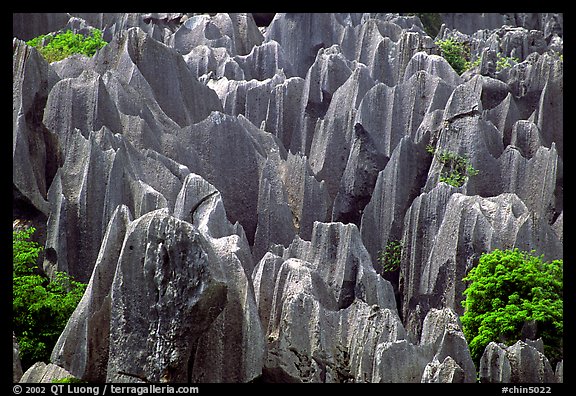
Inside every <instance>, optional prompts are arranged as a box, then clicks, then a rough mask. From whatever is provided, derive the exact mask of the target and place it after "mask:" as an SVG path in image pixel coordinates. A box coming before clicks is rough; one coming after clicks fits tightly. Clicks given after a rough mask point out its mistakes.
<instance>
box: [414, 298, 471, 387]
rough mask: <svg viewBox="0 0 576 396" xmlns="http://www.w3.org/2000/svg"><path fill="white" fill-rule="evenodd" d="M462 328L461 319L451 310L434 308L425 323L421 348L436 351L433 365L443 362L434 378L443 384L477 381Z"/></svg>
mask: <svg viewBox="0 0 576 396" xmlns="http://www.w3.org/2000/svg"><path fill="white" fill-rule="evenodd" d="M461 329H462V325H461V323H460V320H459V319H458V316H457V315H456V313H455V312H454V311H453V310H451V309H449V308H444V309H441V310H438V309H431V310H430V312H429V313H428V314H427V315H426V318H425V319H424V323H423V324H422V336H421V338H420V345H421V346H427V345H428V346H429V347H430V348H431V349H432V350H433V351H434V352H435V353H434V358H433V362H434V361H437V362H442V364H441V366H440V367H439V368H438V370H439V371H437V372H436V373H434V375H433V376H434V377H437V376H438V377H439V381H440V382H447V381H448V380H450V381H453V382H469V383H473V382H476V367H475V366H474V362H473V361H472V357H471V356H470V351H469V349H468V343H467V342H466V337H465V336H464V333H463V332H462V330H461ZM446 359H449V361H446ZM446 376H447V377H448V378H446ZM442 377H444V378H442ZM423 379H424V376H423Z"/></svg>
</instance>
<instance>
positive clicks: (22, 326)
mask: <svg viewBox="0 0 576 396" xmlns="http://www.w3.org/2000/svg"><path fill="white" fill-rule="evenodd" d="M34 231H35V229H34V228H33V227H30V228H28V229H27V230H23V231H19V232H13V234H12V261H13V269H12V285H13V300H12V311H13V315H14V316H13V325H14V333H15V334H16V337H17V339H18V344H19V346H20V359H21V361H22V368H23V369H24V370H26V369H27V368H28V367H30V366H31V365H32V364H34V363H35V362H37V361H45V362H46V361H49V359H50V353H51V352H52V349H53V348H54V345H55V344H56V341H58V337H59V336H60V334H61V333H62V330H64V327H65V326H66V323H67V322H68V318H69V317H70V315H71V314H72V312H74V309H75V308H76V305H78V302H79V301H80V299H81V298H82V295H83V294H84V291H85V289H86V285H85V284H82V283H80V282H76V281H74V280H73V279H72V277H70V276H69V275H67V274H66V273H64V272H56V274H55V278H54V280H52V281H50V280H49V279H48V278H47V277H46V276H43V275H40V274H39V272H40V271H39V269H38V267H37V264H36V260H37V259H38V255H39V253H40V251H41V249H42V248H41V247H40V246H39V245H38V244H37V243H36V242H34V241H30V240H29V239H30V237H31V235H32V234H33V233H34Z"/></svg>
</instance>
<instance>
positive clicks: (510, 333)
mask: <svg viewBox="0 0 576 396" xmlns="http://www.w3.org/2000/svg"><path fill="white" fill-rule="evenodd" d="M562 279H563V261H562V260H554V261H552V262H545V261H544V260H543V256H534V255H533V252H532V253H528V252H524V251H520V250H518V249H510V250H499V249H496V250H494V251H493V252H491V253H485V254H483V255H482V256H481V257H480V260H479V263H478V266H476V267H474V268H473V269H472V270H471V271H470V272H469V273H468V275H467V276H466V277H465V278H464V281H465V282H470V283H469V286H468V288H467V289H466V290H465V291H464V296H465V297H466V299H465V300H464V301H463V302H462V304H463V306H464V308H465V312H464V315H463V316H462V317H461V322H462V327H463V331H464V335H465V336H466V339H467V340H468V344H469V346H470V352H471V355H472V358H473V359H474V361H475V363H476V364H477V365H478V364H479V362H480V358H481V357H482V354H483V352H484V349H485V348H486V346H487V345H488V343H490V342H491V341H495V342H503V343H505V344H507V345H512V344H514V343H515V342H516V341H518V340H520V339H522V329H523V327H524V326H525V325H526V324H529V323H531V324H532V325H535V327H536V337H542V340H543V342H544V352H545V355H546V356H547V357H548V359H549V360H550V361H551V363H552V364H555V363H556V362H558V361H559V360H560V359H562V334H563V321H562V316H563V305H562V302H563V282H562Z"/></svg>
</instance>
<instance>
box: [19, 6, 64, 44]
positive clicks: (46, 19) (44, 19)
mask: <svg viewBox="0 0 576 396" xmlns="http://www.w3.org/2000/svg"><path fill="white" fill-rule="evenodd" d="M69 19H70V14H68V13H65V12H42V13H40V12H34V13H33V12H30V13H13V14H12V35H13V36H14V37H18V38H19V39H20V40H30V39H33V38H34V37H37V36H40V35H41V34H47V33H50V32H54V31H56V30H59V29H61V28H62V27H64V26H65V25H66V23H67V22H68V20H69Z"/></svg>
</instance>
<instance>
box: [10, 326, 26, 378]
mask: <svg viewBox="0 0 576 396" xmlns="http://www.w3.org/2000/svg"><path fill="white" fill-rule="evenodd" d="M22 374H24V373H23V372H22V362H21V361H20V346H19V345H18V340H17V339H16V335H15V334H14V332H12V382H18V381H20V378H22Z"/></svg>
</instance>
